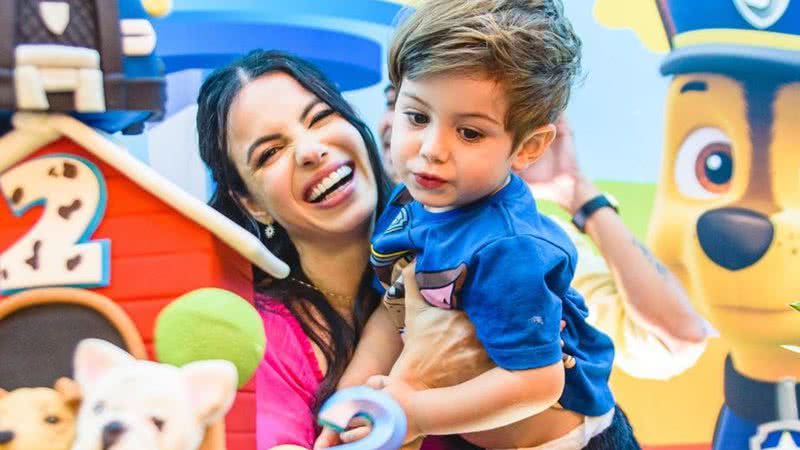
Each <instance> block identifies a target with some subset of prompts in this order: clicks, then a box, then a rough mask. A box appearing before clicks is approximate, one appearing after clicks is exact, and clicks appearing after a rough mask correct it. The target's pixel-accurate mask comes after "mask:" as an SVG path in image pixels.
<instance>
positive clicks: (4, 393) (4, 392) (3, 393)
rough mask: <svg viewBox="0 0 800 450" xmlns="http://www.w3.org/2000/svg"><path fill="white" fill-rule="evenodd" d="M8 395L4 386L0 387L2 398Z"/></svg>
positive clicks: (0, 396)
mask: <svg viewBox="0 0 800 450" xmlns="http://www.w3.org/2000/svg"><path fill="white" fill-rule="evenodd" d="M6 395H8V391H7V390H5V389H3V388H0V398H3V397H5V396H6Z"/></svg>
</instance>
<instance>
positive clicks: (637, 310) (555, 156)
mask: <svg viewBox="0 0 800 450" xmlns="http://www.w3.org/2000/svg"><path fill="white" fill-rule="evenodd" d="M557 125H558V135H557V137H556V140H555V141H554V142H553V144H552V145H551V148H550V150H548V151H547V152H545V154H544V155H543V156H542V158H540V160H539V161H537V162H536V163H535V164H533V165H532V166H531V167H530V168H528V169H526V170H525V171H523V172H521V173H520V176H522V178H523V179H524V180H525V181H526V182H527V183H528V185H529V186H530V187H531V190H532V191H533V194H534V196H535V197H536V198H537V199H546V200H550V201H553V202H555V203H557V204H558V205H559V206H561V207H562V208H563V209H564V210H565V211H566V212H567V213H568V214H570V215H574V214H575V211H576V210H577V209H578V208H580V207H581V205H583V204H584V203H586V202H587V201H588V200H590V199H591V198H592V197H594V196H595V195H597V194H598V193H599V191H598V189H597V188H596V187H595V185H594V184H593V183H592V182H591V181H589V180H588V179H587V178H586V177H585V176H584V175H583V174H582V173H581V171H580V169H579V167H578V164H577V159H576V156H575V145H574V142H573V136H572V131H571V129H570V127H569V124H568V123H567V121H566V120H565V119H564V118H563V117H562V118H561V119H560V120H559V122H558V124H557ZM624 207H625V206H624V205H623V206H622V208H624ZM606 209H607V208H606ZM570 228H571V226H570ZM572 230H574V228H571V230H570V229H568V231H572ZM575 232H577V230H575ZM586 232H587V235H588V236H589V238H591V239H592V241H593V242H594V244H595V245H596V246H597V248H598V249H599V250H600V252H601V254H602V256H603V258H605V261H606V262H607V264H608V267H603V268H602V269H601V270H597V271H596V272H597V274H601V273H607V272H609V271H610V272H611V282H612V283H613V284H612V286H611V290H613V291H614V295H616V297H615V298H614V300H616V302H617V303H618V305H616V306H613V308H616V309H617V310H618V311H619V312H621V313H623V314H626V315H629V316H630V317H627V319H629V320H627V323H628V325H629V326H630V327H633V328H636V332H637V334H639V335H645V334H648V335H652V337H653V338H654V339H650V340H651V341H653V342H658V341H661V342H665V343H668V344H667V345H668V346H669V347H670V348H671V349H672V350H674V351H681V350H682V349H684V348H686V347H697V346H698V345H699V346H702V345H703V344H702V343H703V342H704V340H705V339H706V338H707V337H708V336H709V331H710V329H709V328H708V327H707V324H706V322H705V321H704V320H703V319H702V318H701V317H700V315H699V314H697V312H695V311H694V309H693V308H692V306H691V305H690V302H689V300H688V297H687V295H686V292H685V291H684V290H683V288H682V287H681V285H680V283H679V282H678V281H677V280H676V279H675V277H674V276H673V275H672V274H671V273H670V272H669V270H667V269H666V268H665V267H664V266H663V265H661V263H659V262H658V261H657V260H656V258H655V257H653V255H652V254H651V253H650V252H649V251H648V250H647V248H646V247H645V246H644V245H642V244H641V243H640V242H639V241H638V240H636V238H635V237H634V236H633V233H631V231H630V230H629V229H628V227H627V226H626V225H625V223H624V222H623V221H622V220H621V219H620V217H618V216H617V215H616V214H615V213H614V212H613V211H611V210H604V209H601V210H598V211H597V212H596V213H595V214H594V215H592V216H591V217H590V218H589V220H588V221H587V223H586ZM585 254H588V255H590V254H591V253H589V252H581V255H580V258H579V263H578V264H579V266H580V265H581V259H586V258H585V257H584V255H585ZM584 266H585V264H584ZM578 271H579V272H580V268H579V269H578ZM593 284H595V285H596V283H593ZM575 287H576V289H578V290H579V291H580V292H581V294H583V295H584V297H586V300H587V302H588V303H590V304H591V303H593V299H592V296H591V295H589V293H587V292H586V290H584V289H581V288H580V286H577V285H576V286H575ZM603 300H609V297H608V296H603ZM590 306H591V305H590ZM602 325H603V324H601V323H599V322H598V327H599V328H601V329H602V328H603V326H602ZM604 331H606V330H605V329H604ZM609 334H610V333H609ZM615 344H616V345H617V346H618V347H619V343H618V342H616V341H615ZM659 345H660V344H659Z"/></svg>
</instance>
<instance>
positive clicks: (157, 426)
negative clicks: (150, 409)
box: [150, 417, 164, 431]
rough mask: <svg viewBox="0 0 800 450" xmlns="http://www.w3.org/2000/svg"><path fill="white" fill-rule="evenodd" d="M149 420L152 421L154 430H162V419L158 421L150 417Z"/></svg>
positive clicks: (156, 418)
mask: <svg viewBox="0 0 800 450" xmlns="http://www.w3.org/2000/svg"><path fill="white" fill-rule="evenodd" d="M150 420H152V421H153V425H155V426H156V428H158V431H161V430H162V429H164V420H163V419H159V418H158V417H151V418H150Z"/></svg>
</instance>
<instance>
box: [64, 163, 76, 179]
mask: <svg viewBox="0 0 800 450" xmlns="http://www.w3.org/2000/svg"><path fill="white" fill-rule="evenodd" d="M63 175H64V177H65V178H75V177H77V176H78V166H76V165H75V164H72V163H68V162H65V163H64V174H63Z"/></svg>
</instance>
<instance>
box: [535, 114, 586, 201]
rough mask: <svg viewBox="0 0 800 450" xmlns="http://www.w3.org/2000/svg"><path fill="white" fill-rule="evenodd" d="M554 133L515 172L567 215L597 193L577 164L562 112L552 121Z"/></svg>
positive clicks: (567, 125) (570, 136) (573, 146)
mask: <svg viewBox="0 0 800 450" xmlns="http://www.w3.org/2000/svg"><path fill="white" fill-rule="evenodd" d="M556 129H557V134H556V138H555V140H554V141H553V143H552V144H551V145H550V148H549V149H548V150H547V151H546V152H544V154H543V155H542V156H541V157H540V158H539V160H538V161H536V162H535V163H534V164H532V165H531V166H530V167H528V168H527V169H525V170H523V171H521V172H520V173H519V175H520V176H521V177H522V178H523V179H524V180H525V182H526V183H528V186H530V188H531V191H532V192H533V195H534V196H535V197H536V198H540V199H545V200H550V201H553V202H555V203H557V204H558V205H560V206H561V207H562V208H564V209H566V210H567V212H569V213H570V215H573V214H574V213H575V211H576V210H577V209H578V208H579V207H580V206H581V205H583V204H584V203H586V201H588V200H590V199H591V198H592V197H594V196H596V195H597V194H598V190H597V188H596V187H595V186H594V184H593V183H592V182H591V181H590V180H588V179H587V178H586V177H584V176H583V174H582V173H581V171H580V168H579V167H578V161H577V157H576V156H575V142H574V141H573V134H572V129H571V128H570V126H569V123H568V122H567V119H566V118H565V117H564V116H563V115H562V116H561V117H560V118H559V119H558V122H557V123H556Z"/></svg>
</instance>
